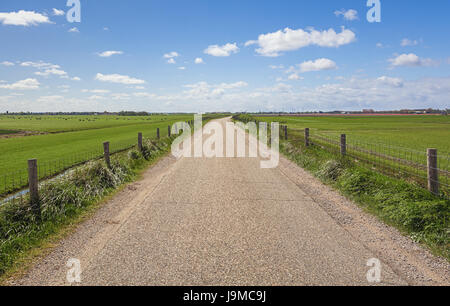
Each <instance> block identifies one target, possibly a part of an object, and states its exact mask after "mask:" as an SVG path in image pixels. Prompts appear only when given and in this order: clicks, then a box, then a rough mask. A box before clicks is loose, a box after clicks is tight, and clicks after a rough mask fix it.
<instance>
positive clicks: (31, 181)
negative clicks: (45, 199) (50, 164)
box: [28, 159, 41, 218]
mask: <svg viewBox="0 0 450 306" xmlns="http://www.w3.org/2000/svg"><path fill="white" fill-rule="evenodd" d="M38 180H39V178H38V167H37V159H30V160H29V161H28V186H29V188H30V204H31V208H32V210H33V211H34V213H35V214H36V215H37V216H38V218H40V217H41V206H40V204H39V182H38Z"/></svg>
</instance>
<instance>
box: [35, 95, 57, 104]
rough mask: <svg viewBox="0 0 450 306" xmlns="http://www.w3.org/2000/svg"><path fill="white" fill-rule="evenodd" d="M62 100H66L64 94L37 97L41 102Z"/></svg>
mask: <svg viewBox="0 0 450 306" xmlns="http://www.w3.org/2000/svg"><path fill="white" fill-rule="evenodd" d="M62 100H64V97H63V96H57V95H53V96H42V97H39V98H38V99H37V101H38V102H39V103H46V102H53V103H54V102H58V101H62Z"/></svg>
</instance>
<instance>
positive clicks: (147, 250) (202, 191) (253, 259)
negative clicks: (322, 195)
mask: <svg viewBox="0 0 450 306" xmlns="http://www.w3.org/2000/svg"><path fill="white" fill-rule="evenodd" d="M226 120H229V119H221V120H219V122H220V123H221V124H223V125H224V124H225V122H226ZM224 148H226V146H225V145H224ZM297 170H298V171H300V170H301V169H299V168H295V167H293V166H292V165H291V164H289V163H288V162H287V161H286V160H284V159H283V160H282V163H281V164H280V166H279V168H276V169H261V168H260V160H259V158H182V159H180V160H178V161H176V160H175V159H174V158H173V157H168V158H166V159H164V160H163V161H161V162H160V163H158V164H157V165H156V166H155V167H154V168H152V169H150V170H149V171H147V173H146V174H145V175H144V178H143V179H142V180H141V181H140V182H137V183H135V184H133V185H131V186H129V188H127V189H126V190H124V191H123V192H121V193H119V194H118V195H117V196H116V197H115V198H113V199H112V200H111V201H110V202H108V203H107V204H106V205H105V206H103V207H102V208H101V209H100V210H99V211H98V212H97V214H96V215H95V216H94V217H93V218H92V219H90V220H88V221H86V222H85V223H83V224H82V225H81V226H80V227H79V228H78V230H77V231H76V233H74V234H73V235H72V236H70V237H69V238H67V239H65V240H64V241H62V243H61V244H60V245H59V246H57V247H56V249H55V250H54V251H52V252H51V254H50V255H48V256H47V257H46V258H44V259H43V260H41V261H40V262H38V263H37V264H36V266H35V267H33V268H32V269H31V270H30V272H29V273H28V274H27V275H25V277H24V278H22V279H19V280H15V281H13V282H12V283H13V284H22V285H69V283H68V282H67V279H66V275H67V271H68V269H69V268H67V267H66V263H67V261H68V260H69V259H70V258H75V259H79V260H80V263H81V269H82V274H81V285H368V281H367V278H366V274H367V272H368V270H369V269H370V268H369V267H368V266H367V261H368V260H369V259H371V258H377V255H376V253H378V252H375V251H372V250H370V249H369V248H367V246H366V245H365V244H364V243H363V242H361V240H360V239H357V238H355V236H354V235H353V234H351V232H350V231H349V230H347V229H346V228H344V227H343V226H341V225H340V224H339V222H337V221H336V220H335V219H334V218H333V217H331V216H330V214H328V213H327V212H326V211H325V210H324V209H323V208H322V207H321V206H320V205H318V204H317V203H316V202H314V200H313V198H311V197H310V196H309V195H307V192H306V190H302V189H301V188H299V187H298V186H297V185H296V184H295V183H294V182H293V181H292V180H291V179H290V178H289V177H288V176H290V175H293V176H294V175H296V174H298V173H303V172H296V171H297ZM289 171H291V172H290V173H289ZM371 238H372V237H369V239H371ZM392 240H398V237H395V239H392ZM386 241H387V240H386ZM385 246H388V249H394V248H393V247H391V246H390V245H387V244H386V245H385ZM415 252H417V250H415ZM381 253H382V252H381ZM395 257H398V256H395ZM407 263H408V262H407V260H406V261H403V262H402V264H401V266H405V264H407ZM414 269H415V271H416V273H421V272H420V271H423V269H422V270H421V268H420V267H414ZM394 270H396V271H397V269H394ZM425 270H426V269H425ZM417 271H419V272H417ZM443 273H444V274H445V272H443ZM403 274H404V275H407V272H405V273H399V272H394V271H393V269H391V267H390V263H388V264H385V263H382V282H381V285H386V284H390V285H391V284H408V283H410V281H409V280H407V279H405V278H404V276H403ZM430 275H431V274H430ZM427 277H430V276H429V275H427ZM431 277H437V278H438V279H439V280H436V281H438V282H440V283H442V281H443V278H440V277H441V276H439V275H437V276H436V275H432V276H431ZM444 280H445V278H444ZM444 283H445V282H444Z"/></svg>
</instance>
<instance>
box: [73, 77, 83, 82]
mask: <svg viewBox="0 0 450 306" xmlns="http://www.w3.org/2000/svg"><path fill="white" fill-rule="evenodd" d="M71 80H72V81H81V79H80V78H79V77H73V78H71Z"/></svg>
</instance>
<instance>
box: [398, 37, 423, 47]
mask: <svg viewBox="0 0 450 306" xmlns="http://www.w3.org/2000/svg"><path fill="white" fill-rule="evenodd" d="M418 44H419V42H418V41H417V40H410V39H408V38H404V39H402V41H401V42H400V45H401V46H402V47H411V46H417V45H418Z"/></svg>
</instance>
